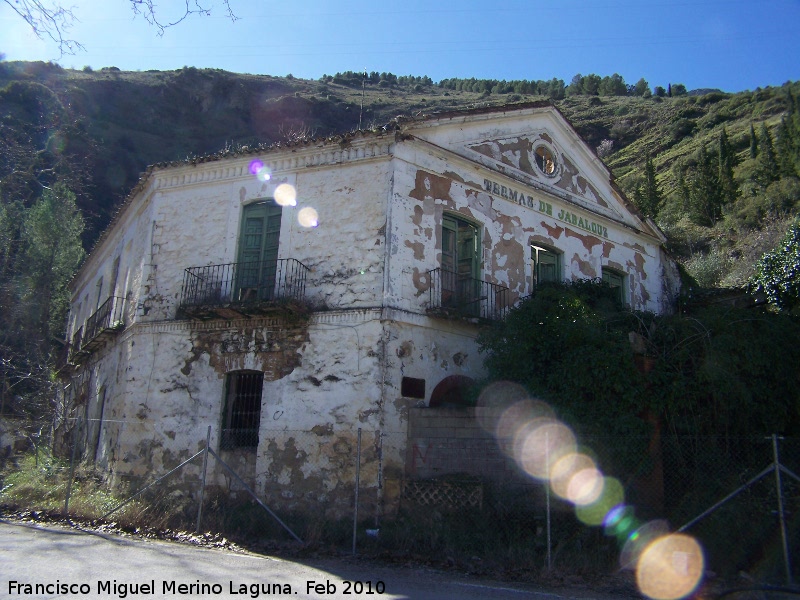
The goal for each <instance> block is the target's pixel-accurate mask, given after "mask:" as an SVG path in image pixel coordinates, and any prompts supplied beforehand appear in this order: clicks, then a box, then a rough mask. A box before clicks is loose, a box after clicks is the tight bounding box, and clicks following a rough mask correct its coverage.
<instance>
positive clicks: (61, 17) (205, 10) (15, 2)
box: [0, 0, 238, 56]
mask: <svg viewBox="0 0 800 600" xmlns="http://www.w3.org/2000/svg"><path fill="white" fill-rule="evenodd" d="M0 1H2V2H5V3H6V4H7V5H8V6H10V7H11V10H13V11H14V12H15V13H17V14H18V15H19V16H20V17H21V18H22V20H23V21H25V22H26V23H27V24H28V26H29V27H30V28H31V31H33V33H34V34H35V35H36V37H38V38H39V39H40V40H47V39H50V40H52V41H53V42H55V44H56V46H57V47H58V51H59V52H60V53H61V56H64V55H65V54H76V53H77V52H78V51H83V50H86V48H85V47H84V45H83V44H81V43H80V42H78V41H77V40H73V39H70V38H68V37H66V35H67V32H68V31H69V29H70V28H71V27H72V25H73V24H74V23H75V22H76V21H78V18H77V17H76V16H75V14H74V13H73V10H75V7H74V6H72V7H69V8H67V7H65V6H64V5H62V4H60V3H59V2H58V0H52V1H51V2H47V1H46V0H0ZM128 1H129V2H130V4H131V8H132V9H133V13H134V14H135V15H141V16H142V17H143V18H144V20H145V21H147V22H148V23H149V24H150V25H152V26H153V27H155V28H156V29H158V35H163V34H164V30H165V29H167V28H169V27H172V26H174V25H177V24H178V23H181V22H182V21H184V20H186V19H187V18H188V17H190V16H191V15H204V16H210V15H211V10H212V5H205V2H204V3H203V4H201V0H184V13H183V15H182V16H180V17H179V18H178V19H176V20H175V21H169V22H163V21H161V20H160V19H159V18H158V10H157V8H156V2H155V0H128ZM210 1H213V0H210ZM221 2H222V6H223V7H224V9H225V12H226V13H227V16H228V18H229V19H230V20H231V21H236V20H237V19H238V17H237V16H236V15H235V14H234V13H233V9H232V8H231V5H230V0H221Z"/></svg>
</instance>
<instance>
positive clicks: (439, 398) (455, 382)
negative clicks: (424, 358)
mask: <svg viewBox="0 0 800 600" xmlns="http://www.w3.org/2000/svg"><path fill="white" fill-rule="evenodd" d="M474 383H475V381H474V380H473V379H472V378H471V377H467V376H466V375H450V376H449V377H445V378H444V379H442V380H441V381H440V382H439V383H438V384H437V385H436V387H435V388H433V392H431V401H430V403H429V404H428V406H429V407H430V408H436V407H454V406H469V404H468V403H467V389H468V388H469V387H470V386H471V385H473V384H474Z"/></svg>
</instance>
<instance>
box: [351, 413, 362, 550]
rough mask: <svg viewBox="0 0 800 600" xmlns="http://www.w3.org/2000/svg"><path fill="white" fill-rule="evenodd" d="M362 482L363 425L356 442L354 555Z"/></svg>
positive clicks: (359, 429)
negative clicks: (359, 491)
mask: <svg viewBox="0 0 800 600" xmlns="http://www.w3.org/2000/svg"><path fill="white" fill-rule="evenodd" d="M360 483H361V427H359V428H358V442H357V443H356V499H355V506H354V507H353V555H354V556H355V553H356V530H357V528H358V487H359V485H360Z"/></svg>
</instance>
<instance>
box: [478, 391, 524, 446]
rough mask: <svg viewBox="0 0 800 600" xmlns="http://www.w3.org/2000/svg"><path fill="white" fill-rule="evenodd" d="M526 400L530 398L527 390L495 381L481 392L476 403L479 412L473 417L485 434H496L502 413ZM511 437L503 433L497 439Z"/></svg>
mask: <svg viewBox="0 0 800 600" xmlns="http://www.w3.org/2000/svg"><path fill="white" fill-rule="evenodd" d="M528 400H530V396H529V395H528V392H527V390H525V388H524V387H522V386H521V385H519V384H518V383H513V382H511V381H495V382H492V383H490V384H489V385H487V386H486V387H485V388H483V390H481V393H480V395H479V396H478V401H477V407H478V408H480V409H481V410H477V411H475V417H476V418H477V419H478V422H479V423H480V424H481V427H483V428H484V429H485V430H486V431H487V432H489V433H495V434H496V433H498V424H499V423H498V421H499V419H500V418H501V416H502V414H503V412H504V411H505V410H507V409H508V408H510V407H511V406H513V405H514V404H516V403H518V402H525V401H528ZM484 409H485V410H484ZM531 417H532V416H529V417H526V418H531ZM511 435H513V434H509V433H508V432H505V433H504V435H503V436H502V437H499V438H498V439H503V438H504V437H510V436H511Z"/></svg>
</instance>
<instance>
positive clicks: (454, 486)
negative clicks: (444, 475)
mask: <svg viewBox="0 0 800 600" xmlns="http://www.w3.org/2000/svg"><path fill="white" fill-rule="evenodd" d="M402 499H403V501H405V502H410V503H412V504H416V505H418V506H439V507H441V508H451V509H452V508H465V507H470V508H481V507H482V506H483V485H481V483H480V482H475V481H463V482H462V481H436V480H427V481H415V480H406V481H404V482H403V495H402Z"/></svg>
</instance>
